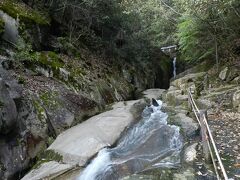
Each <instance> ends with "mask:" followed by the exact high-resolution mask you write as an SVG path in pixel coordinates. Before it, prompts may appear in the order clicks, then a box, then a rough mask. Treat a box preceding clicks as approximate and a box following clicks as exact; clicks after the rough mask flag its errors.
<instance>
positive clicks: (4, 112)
mask: <svg viewBox="0 0 240 180" xmlns="http://www.w3.org/2000/svg"><path fill="white" fill-rule="evenodd" d="M16 121H17V109H16V105H15V102H14V101H13V99H12V98H11V97H10V93H9V91H8V90H7V88H6V85H5V81H4V80H3V79H0V133H1V134H6V133H8V132H10V131H11V130H12V129H13V128H14V127H15V125H16Z"/></svg>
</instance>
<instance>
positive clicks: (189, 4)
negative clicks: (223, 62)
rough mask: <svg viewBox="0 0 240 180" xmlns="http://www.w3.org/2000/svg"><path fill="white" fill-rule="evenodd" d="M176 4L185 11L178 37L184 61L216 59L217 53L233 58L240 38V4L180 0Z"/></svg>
mask: <svg viewBox="0 0 240 180" xmlns="http://www.w3.org/2000/svg"><path fill="white" fill-rule="evenodd" d="M176 4H177V6H178V7H179V9H180V10H181V11H182V12H183V14H182V15H181V17H180V23H179V24H178V31H177V37H178V41H179V45H180V50H181V53H182V55H183V58H184V59H186V60H187V61H198V60H202V59H215V58H216V57H215V53H216V50H217V53H218V56H220V58H224V56H229V55H231V53H232V52H230V51H231V47H232V46H234V41H235V40H237V39H239V36H240V27H239V26H238V24H239V23H240V19H239V17H240V14H239V12H240V2H239V1H237V0H231V1H227V0H223V1H220V0H217V1H211V0H205V1H194V2H193V1H187V0H181V1H177V3H176ZM216 47H217V49H216Z"/></svg>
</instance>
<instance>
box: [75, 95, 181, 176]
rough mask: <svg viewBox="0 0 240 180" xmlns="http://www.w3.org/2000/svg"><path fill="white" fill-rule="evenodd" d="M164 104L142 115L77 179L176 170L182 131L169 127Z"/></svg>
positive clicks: (178, 162) (151, 107) (147, 110)
mask: <svg viewBox="0 0 240 180" xmlns="http://www.w3.org/2000/svg"><path fill="white" fill-rule="evenodd" d="M161 107H162V101H160V100H158V101H153V105H151V106H149V107H146V108H145V109H144V110H143V112H142V119H141V121H139V122H138V123H137V124H135V125H134V126H133V127H132V128H131V129H129V130H128V131H127V132H126V134H125V135H123V137H122V138H121V139H120V140H119V142H118V144H117V145H116V147H113V148H104V149H102V150H101V151H100V152H99V153H98V155H97V157H96V158H95V159H93V160H92V162H91V163H90V164H89V165H88V166H87V167H86V169H85V170H84V171H83V172H82V173H81V174H80V176H79V177H78V180H117V179H123V178H124V177H126V176H129V175H132V174H137V173H141V172H144V171H147V170H151V169H156V168H177V167H178V166H179V165H180V152H181V149H182V146H183V142H182V141H183V140H182V137H181V135H180V133H179V130H180V128H179V127H178V126H174V125H168V122H167V119H168V115H167V114H166V113H164V112H162V111H161Z"/></svg>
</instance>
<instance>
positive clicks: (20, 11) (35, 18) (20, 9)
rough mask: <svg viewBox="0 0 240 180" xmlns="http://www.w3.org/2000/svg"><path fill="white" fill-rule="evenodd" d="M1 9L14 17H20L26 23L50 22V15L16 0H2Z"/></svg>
mask: <svg viewBox="0 0 240 180" xmlns="http://www.w3.org/2000/svg"><path fill="white" fill-rule="evenodd" d="M0 9H1V10H2V11H4V12H5V13H7V14H9V15H10V16H12V17H13V18H19V19H20V21H23V22H24V23H36V24H41V25H48V24H50V20H49V18H48V17H45V16H43V15H42V14H41V13H40V12H37V11H35V10H33V9H31V8H29V7H27V6H26V5H24V4H23V3H19V2H17V1H15V0H3V1H2V2H0Z"/></svg>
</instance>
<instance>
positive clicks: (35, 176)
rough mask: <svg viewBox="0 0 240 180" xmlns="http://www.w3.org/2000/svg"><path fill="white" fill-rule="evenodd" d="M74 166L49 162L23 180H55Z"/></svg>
mask: <svg viewBox="0 0 240 180" xmlns="http://www.w3.org/2000/svg"><path fill="white" fill-rule="evenodd" d="M72 167H73V166H72V165H69V164H60V163H58V162H55V161H49V162H47V163H44V164H42V165H41V166H40V167H39V168H37V169H34V170H32V171H31V172H30V173H28V174H27V175H26V176H24V177H23V178H22V180H39V179H53V178H54V177H57V176H58V175H60V174H62V173H64V172H66V171H68V170H69V169H71V168H72Z"/></svg>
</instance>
